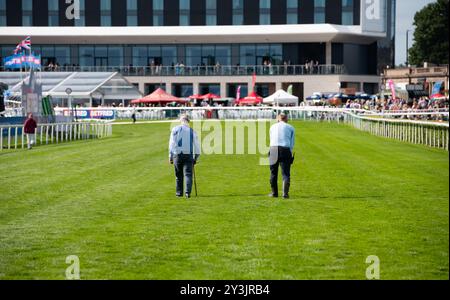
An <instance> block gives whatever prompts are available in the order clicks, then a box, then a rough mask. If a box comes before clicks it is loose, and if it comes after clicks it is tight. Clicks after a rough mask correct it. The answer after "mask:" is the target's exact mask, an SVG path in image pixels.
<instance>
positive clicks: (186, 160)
mask: <svg viewBox="0 0 450 300" xmlns="http://www.w3.org/2000/svg"><path fill="white" fill-rule="evenodd" d="M173 165H174V166H175V176H176V183H177V195H183V188H184V181H186V194H191V192H192V168H193V166H194V159H193V158H192V155H190V154H178V155H175V156H174V158H173Z"/></svg>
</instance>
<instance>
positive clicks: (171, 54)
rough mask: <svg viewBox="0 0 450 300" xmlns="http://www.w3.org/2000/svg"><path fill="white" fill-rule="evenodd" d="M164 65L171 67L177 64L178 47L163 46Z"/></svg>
mask: <svg viewBox="0 0 450 300" xmlns="http://www.w3.org/2000/svg"><path fill="white" fill-rule="evenodd" d="M161 50H162V54H163V57H162V63H163V65H165V66H170V65H172V64H176V63H177V47H176V46H163V47H162V49H161Z"/></svg>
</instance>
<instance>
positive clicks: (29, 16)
mask: <svg viewBox="0 0 450 300" xmlns="http://www.w3.org/2000/svg"><path fill="white" fill-rule="evenodd" d="M22 26H33V0H22Z"/></svg>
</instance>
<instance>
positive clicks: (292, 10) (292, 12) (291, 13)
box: [286, 0, 298, 24]
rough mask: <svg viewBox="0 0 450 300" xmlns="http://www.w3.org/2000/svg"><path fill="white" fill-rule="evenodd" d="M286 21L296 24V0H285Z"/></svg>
mask: <svg viewBox="0 0 450 300" xmlns="http://www.w3.org/2000/svg"><path fill="white" fill-rule="evenodd" d="M286 6H287V9H286V23H287V24H298V0H287V3H286Z"/></svg>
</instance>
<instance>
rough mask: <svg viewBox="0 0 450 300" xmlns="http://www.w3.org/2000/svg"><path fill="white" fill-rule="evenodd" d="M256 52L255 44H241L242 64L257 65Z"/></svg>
mask: <svg viewBox="0 0 450 300" xmlns="http://www.w3.org/2000/svg"><path fill="white" fill-rule="evenodd" d="M255 62H256V53H255V45H241V46H240V64H241V66H245V65H255Z"/></svg>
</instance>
